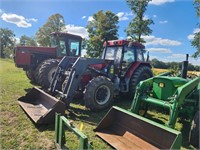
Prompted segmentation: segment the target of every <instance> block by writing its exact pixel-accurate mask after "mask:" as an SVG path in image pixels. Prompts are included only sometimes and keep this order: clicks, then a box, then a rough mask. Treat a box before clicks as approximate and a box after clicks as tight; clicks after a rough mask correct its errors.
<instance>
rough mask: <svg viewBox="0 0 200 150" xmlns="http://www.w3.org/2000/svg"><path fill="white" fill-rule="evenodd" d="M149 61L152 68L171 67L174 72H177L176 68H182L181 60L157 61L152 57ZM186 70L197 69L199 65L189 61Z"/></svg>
mask: <svg viewBox="0 0 200 150" xmlns="http://www.w3.org/2000/svg"><path fill="white" fill-rule="evenodd" d="M150 63H151V65H152V66H153V67H154V68H162V69H171V70H173V71H175V72H177V71H178V70H181V68H182V62H162V61H159V60H157V59H156V58H154V59H152V60H151V62H150ZM188 70H189V71H199V66H194V65H192V64H190V63H189V64H188Z"/></svg>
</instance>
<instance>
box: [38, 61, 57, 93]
mask: <svg viewBox="0 0 200 150" xmlns="http://www.w3.org/2000/svg"><path fill="white" fill-rule="evenodd" d="M58 63H59V61H58V60H56V59H48V60H45V61H44V62H43V64H42V65H41V68H40V69H39V73H38V80H39V83H40V85H41V86H42V87H43V88H44V89H47V88H49V86H50V84H51V80H52V79H53V75H54V73H55V72H56V68H57V66H58Z"/></svg>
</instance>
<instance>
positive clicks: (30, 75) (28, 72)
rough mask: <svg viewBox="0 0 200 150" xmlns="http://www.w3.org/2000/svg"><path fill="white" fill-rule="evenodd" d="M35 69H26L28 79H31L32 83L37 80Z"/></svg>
mask: <svg viewBox="0 0 200 150" xmlns="http://www.w3.org/2000/svg"><path fill="white" fill-rule="evenodd" d="M34 74H35V73H34V71H33V70H28V71H26V76H27V77H28V79H29V80H30V81H31V83H35V82H36V79H35V76H34Z"/></svg>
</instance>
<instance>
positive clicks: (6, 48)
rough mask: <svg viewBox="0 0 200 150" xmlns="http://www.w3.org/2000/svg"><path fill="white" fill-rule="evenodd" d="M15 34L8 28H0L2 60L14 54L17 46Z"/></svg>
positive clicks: (0, 55) (0, 53)
mask: <svg viewBox="0 0 200 150" xmlns="http://www.w3.org/2000/svg"><path fill="white" fill-rule="evenodd" d="M14 37H15V34H14V32H13V31H12V30H9V29H8V28H0V45H1V46H0V58H5V57H7V56H9V55H10V54H12V53H11V52H13V48H14V45H15V38H14Z"/></svg>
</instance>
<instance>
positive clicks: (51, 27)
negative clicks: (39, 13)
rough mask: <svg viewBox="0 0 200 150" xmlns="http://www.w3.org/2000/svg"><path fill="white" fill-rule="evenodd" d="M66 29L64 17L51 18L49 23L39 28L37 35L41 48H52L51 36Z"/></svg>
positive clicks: (58, 15) (56, 15)
mask: <svg viewBox="0 0 200 150" xmlns="http://www.w3.org/2000/svg"><path fill="white" fill-rule="evenodd" d="M64 29H65V21H64V18H63V16H62V15H60V14H54V15H52V16H50V17H49V18H48V20H47V22H46V23H45V24H44V25H43V26H42V27H41V28H39V30H38V32H37V33H36V38H37V42H38V43H39V44H40V45H41V46H51V41H50V34H51V33H52V32H60V31H63V30H64Z"/></svg>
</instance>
